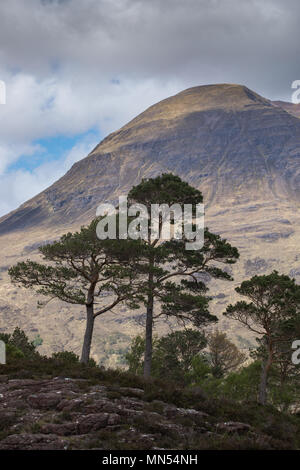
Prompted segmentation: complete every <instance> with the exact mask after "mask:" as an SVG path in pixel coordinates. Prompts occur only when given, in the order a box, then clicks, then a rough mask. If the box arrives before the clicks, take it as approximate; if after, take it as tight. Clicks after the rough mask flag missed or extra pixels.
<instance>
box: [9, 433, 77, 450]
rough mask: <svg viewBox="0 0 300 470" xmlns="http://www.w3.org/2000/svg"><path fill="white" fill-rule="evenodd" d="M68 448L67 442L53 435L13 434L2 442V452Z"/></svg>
mask: <svg viewBox="0 0 300 470" xmlns="http://www.w3.org/2000/svg"><path fill="white" fill-rule="evenodd" d="M67 446H68V442H67V441H65V440H63V439H61V438H59V437H57V436H56V435H51V434H48V435H45V434H12V435H11V436H8V437H6V438H5V439H3V440H2V441H0V450H63V449H66V448H67Z"/></svg>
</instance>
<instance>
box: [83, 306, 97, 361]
mask: <svg viewBox="0 0 300 470" xmlns="http://www.w3.org/2000/svg"><path fill="white" fill-rule="evenodd" d="M94 321H95V318H94V304H91V305H87V306H86V328H85V334H84V341H83V346H82V353H81V359H80V362H82V363H83V364H87V363H88V362H89V358H90V352H91V344H92V337H93V330H94Z"/></svg>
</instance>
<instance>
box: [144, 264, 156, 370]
mask: <svg viewBox="0 0 300 470" xmlns="http://www.w3.org/2000/svg"><path fill="white" fill-rule="evenodd" d="M153 266H154V258H153V255H150V257H149V277H148V300H147V313H146V315H147V316H146V338H145V356H144V377H145V378H149V377H150V376H151V365H152V336H153V305H154V293H153V272H152V269H153Z"/></svg>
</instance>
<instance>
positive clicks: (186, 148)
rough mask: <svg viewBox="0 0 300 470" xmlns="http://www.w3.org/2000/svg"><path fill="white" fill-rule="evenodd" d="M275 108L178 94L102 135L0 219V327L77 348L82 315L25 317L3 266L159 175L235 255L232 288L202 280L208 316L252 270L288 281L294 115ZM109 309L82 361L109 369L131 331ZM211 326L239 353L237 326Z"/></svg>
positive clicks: (239, 98) (297, 263)
mask: <svg viewBox="0 0 300 470" xmlns="http://www.w3.org/2000/svg"><path fill="white" fill-rule="evenodd" d="M283 107H285V108H287V106H286V105H284V106H283ZM283 107H282V106H280V103H278V102H276V103H273V102H271V101H269V100H267V99H265V98H263V97H261V96H259V95H258V94H256V93H255V92H253V91H251V90H249V89H248V88H246V87H244V86H240V85H232V84H221V85H208V86H201V87H194V88H191V89H188V90H185V91H183V92H181V93H179V94H177V95H175V96H172V97H170V98H168V99H166V100H163V101H161V102H160V103H157V104H155V105H153V106H151V107H150V108H149V109H147V110H146V111H145V112H144V113H142V114H140V115H139V116H137V117H136V118H135V119H133V120H132V121H131V122H129V123H128V124H127V125H125V126H124V127H122V128H121V129H120V130H118V131H116V132H114V133H112V134H110V135H109V136H107V137H106V138H105V139H104V140H103V141H102V142H101V143H100V144H99V145H98V146H97V147H96V148H95V149H94V150H93V151H92V152H91V153H90V154H89V155H88V156H87V157H86V158H85V159H83V160H81V161H79V162H77V163H76V164H75V165H74V166H73V167H72V168H71V169H70V171H68V172H67V174H66V175H65V176H64V177H63V178H61V179H60V180H59V181H57V182H56V183H55V184H53V185H52V186H51V187H50V188H48V189H46V190H45V191H43V192H42V193H41V194H39V195H37V196H36V197H34V198H33V199H31V200H30V201H28V202H26V203H25V204H23V205H22V206H21V207H20V208H18V209H17V210H15V211H13V212H12V213H10V214H8V215H6V216H4V217H2V218H1V219H0V246H1V250H0V266H1V267H0V269H1V273H0V276H1V277H2V280H1V281H0V282H1V284H0V329H1V330H2V331H4V330H7V329H8V330H11V329H12V328H13V327H14V326H16V325H19V326H20V327H21V328H23V329H25V331H27V332H28V334H29V335H30V336H31V337H32V336H34V335H35V334H37V333H39V334H40V335H41V336H42V338H43V339H44V344H43V346H42V352H46V353H47V352H50V351H54V350H59V349H63V348H65V349H73V350H75V351H76V352H78V351H79V348H80V341H81V338H82V334H83V325H84V315H83V312H81V310H80V309H79V308H73V307H72V308H70V307H68V306H66V305H63V306H62V305H61V304H58V303H53V304H49V305H48V306H47V307H46V308H45V309H44V310H37V309H36V306H35V305H36V298H35V296H34V295H33V294H32V293H29V292H24V291H20V290H17V289H16V288H15V287H13V286H11V284H10V282H9V280H8V278H7V274H6V270H7V267H8V266H10V265H11V264H13V263H15V262H16V261H18V260H20V259H26V258H28V257H31V258H35V257H36V249H37V246H38V245H39V244H40V243H43V242H44V241H45V240H53V239H55V238H57V237H58V236H59V235H60V234H62V233H64V232H65V231H66V230H70V229H75V228H78V227H79V226H80V225H82V224H84V223H86V222H88V221H89V220H91V218H93V217H94V216H95V213H96V208H97V206H98V204H99V203H101V202H103V201H111V202H116V201H117V198H118V196H119V195H120V194H126V193H127V192H128V190H129V189H130V188H131V186H132V185H133V184H136V183H138V182H139V181H140V180H141V178H142V177H153V176H156V175H158V174H160V173H162V172H173V173H175V174H178V175H179V176H181V177H182V178H183V179H184V180H186V181H188V182H189V183H191V184H192V185H194V186H195V187H197V188H199V189H201V191H202V192H203V194H204V202H205V206H206V224H207V225H208V226H209V227H210V229H211V230H214V231H216V232H218V233H220V234H221V235H223V236H225V237H226V238H227V239H228V240H229V241H230V242H231V243H233V244H235V245H236V246H237V247H238V248H239V250H240V253H241V259H240V261H239V262H238V263H237V265H236V266H234V268H233V274H234V277H235V281H234V282H233V283H226V282H219V283H217V282H209V287H211V294H212V296H214V297H215V299H214V302H213V309H214V312H216V313H217V314H220V313H221V312H222V311H223V310H224V309H225V306H226V304H228V303H229V302H230V301H232V300H233V299H234V296H235V294H234V287H235V285H236V284H238V283H239V282H240V281H241V280H243V279H245V278H247V277H250V276H252V275H253V274H256V273H264V272H268V271H270V270H272V269H278V270H279V271H282V272H286V273H288V274H290V275H293V276H295V277H296V279H298V280H300V254H298V247H299V242H300V234H299V222H300V211H299V207H300V120H299V119H298V118H297V116H295V115H293V114H292V111H291V110H289V112H288V111H286V110H285V109H283ZM293 113H294V114H295V113H296V111H295V110H294V108H293ZM296 114H297V113H296ZM118 313H121V314H122V315H121V317H120V316H119V315H114V314H111V315H110V316H109V318H108V320H105V321H104V320H101V321H99V322H97V325H96V332H95V340H94V346H93V355H94V357H96V358H102V359H103V360H105V361H106V362H107V361H108V360H109V361H112V362H110V363H111V364H112V363H114V364H115V363H116V361H117V358H118V357H119V356H120V354H121V353H122V351H123V350H124V348H125V347H126V344H128V340H129V338H130V337H131V336H132V334H134V333H135V332H136V328H137V327H136V323H135V322H134V319H133V317H132V313H131V312H130V311H127V310H126V308H123V307H122V308H121V312H118ZM221 326H222V327H223V328H224V329H226V330H227V331H228V332H229V334H230V335H231V336H232V337H234V338H235V339H236V340H237V341H239V342H240V344H239V345H240V346H245V347H247V345H248V343H247V340H246V341H244V340H242V339H241V337H242V336H244V335H245V332H244V331H242V330H240V329H239V327H238V326H237V325H234V324H232V322H229V321H228V320H222V321H221ZM163 330H164V327H162V328H161V331H163ZM249 339H250V341H251V338H249ZM103 351H104V352H103ZM112 351H116V354H112ZM108 358H110V359H108Z"/></svg>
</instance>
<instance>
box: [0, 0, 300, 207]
mask: <svg viewBox="0 0 300 470" xmlns="http://www.w3.org/2000/svg"><path fill="white" fill-rule="evenodd" d="M299 20H300V4H299V2H298V1H297V0H1V2H0V80H3V81H5V83H6V89H7V98H6V104H5V105H0V215H3V214H5V213H6V212H8V211H10V210H12V209H14V208H16V207H17V206H18V205H20V204H21V203H22V202H24V201H25V200H27V199H29V198H30V197H32V196H34V195H35V194H37V193H38V192H40V191H42V190H43V189H45V188H46V187H47V186H49V184H51V183H53V182H54V181H55V180H56V179H57V178H59V177H60V176H62V175H63V174H64V173H65V172H66V171H67V170H68V169H69V168H70V166H71V165H72V164H73V163H74V162H75V161H77V160H78V159H81V158H83V157H85V156H86V155H87V154H88V152H89V151H90V150H91V149H92V148H93V147H94V146H95V145H96V144H97V143H98V142H99V141H100V140H101V139H102V138H103V137H105V135H107V134H108V133H109V132H112V131H114V130H116V129H117V128H119V127H120V126H122V125H123V124H125V123H126V122H127V121H128V120H129V119H131V118H133V117H134V116H135V115H136V114H138V113H140V112H141V111H143V110H144V109H145V108H146V107H148V106H150V105H151V104H153V103H155V102H157V101H159V100H161V99H163V98H165V97H167V96H169V95H172V94H174V93H177V92H179V91H181V90H183V89H185V88H188V87H191V86H195V85H203V84H208V83H224V82H229V83H241V84H245V85H247V86H248V87H249V88H252V89H254V90H255V91H257V92H258V93H260V94H262V95H264V96H265V97H267V98H271V99H285V100H288V101H290V100H291V83H292V82H293V81H294V80H297V79H300V60H299V58H300V55H299V48H300V41H299Z"/></svg>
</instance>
